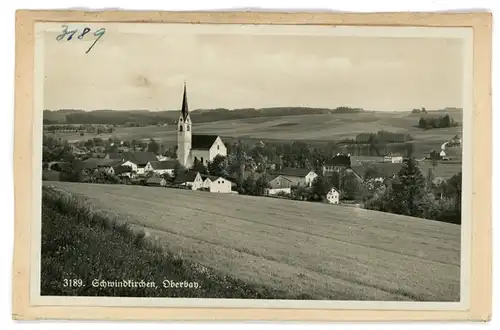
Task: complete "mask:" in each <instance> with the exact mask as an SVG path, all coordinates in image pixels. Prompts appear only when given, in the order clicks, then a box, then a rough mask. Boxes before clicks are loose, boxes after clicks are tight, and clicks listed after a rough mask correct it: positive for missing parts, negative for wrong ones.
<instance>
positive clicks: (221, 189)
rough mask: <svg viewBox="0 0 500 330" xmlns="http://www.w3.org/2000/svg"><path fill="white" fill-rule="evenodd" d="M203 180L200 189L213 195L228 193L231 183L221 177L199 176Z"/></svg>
mask: <svg viewBox="0 0 500 330" xmlns="http://www.w3.org/2000/svg"><path fill="white" fill-rule="evenodd" d="M201 177H202V179H203V186H202V188H204V189H206V190H208V191H210V192H213V193H226V194H227V193H230V192H231V190H232V189H231V188H232V186H233V183H232V182H231V181H229V180H228V179H225V178H223V177H218V176H213V175H201Z"/></svg>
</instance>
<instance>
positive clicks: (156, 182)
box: [146, 176, 167, 187]
mask: <svg viewBox="0 0 500 330" xmlns="http://www.w3.org/2000/svg"><path fill="white" fill-rule="evenodd" d="M146 185H148V186H153V187H166V186H167V180H165V179H164V178H159V177H154V176H153V177H150V178H149V179H147V180H146Z"/></svg>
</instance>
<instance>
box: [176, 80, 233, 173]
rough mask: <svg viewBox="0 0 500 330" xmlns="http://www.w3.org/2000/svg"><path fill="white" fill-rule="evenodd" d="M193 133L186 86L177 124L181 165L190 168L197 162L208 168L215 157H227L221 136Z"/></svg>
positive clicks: (178, 151) (178, 154)
mask: <svg viewBox="0 0 500 330" xmlns="http://www.w3.org/2000/svg"><path fill="white" fill-rule="evenodd" d="M192 131H193V130H192V121H191V116H190V115H189V108H188V102H187V93H186V84H184V94H183V98H182V109H181V114H180V116H179V120H178V122H177V159H179V162H180V163H181V165H183V166H184V167H187V168H189V167H191V166H192V165H193V164H194V162H196V161H199V162H201V163H202V164H203V165H205V166H206V165H207V164H208V162H210V161H212V160H213V159H214V158H215V156H217V155H222V156H226V155H227V148H226V146H225V145H224V143H223V142H222V140H221V138H220V137H219V136H217V135H196V134H193V132H192Z"/></svg>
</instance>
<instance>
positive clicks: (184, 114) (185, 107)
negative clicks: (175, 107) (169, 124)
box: [181, 81, 189, 119]
mask: <svg viewBox="0 0 500 330" xmlns="http://www.w3.org/2000/svg"><path fill="white" fill-rule="evenodd" d="M181 113H182V118H184V119H186V117H187V116H188V114H189V109H188V102H187V93H186V81H184V95H183V97H182V109H181Z"/></svg>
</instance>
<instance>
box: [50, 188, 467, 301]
mask: <svg viewBox="0 0 500 330" xmlns="http://www.w3.org/2000/svg"><path fill="white" fill-rule="evenodd" d="M44 184H48V185H53V186H55V187H57V188H61V189H63V190H65V191H68V192H70V193H72V194H74V195H75V196H81V197H85V198H86V199H87V200H88V202H90V203H92V204H93V205H94V207H95V209H98V210H102V212H103V213H104V214H109V215H113V216H115V217H117V218H118V219H119V220H121V221H124V222H126V223H128V224H129V225H131V226H132V227H133V228H136V229H143V230H145V231H146V235H147V236H148V237H150V238H151V239H152V240H155V241H156V242H157V243H158V244H160V245H161V246H162V247H163V248H165V249H166V250H168V251H170V252H172V253H174V254H176V255H180V256H182V258H184V259H186V260H190V261H193V262H196V263H199V264H202V265H205V266H207V267H212V268H214V269H217V270H219V271H223V272H226V273H227V274H228V275H230V276H233V277H235V278H237V279H240V280H242V281H245V282H248V283H256V284H261V285H266V286H270V287H273V288H275V289H277V290H282V291H285V292H290V293H293V294H294V295H300V294H308V295H310V296H312V297H313V298H315V299H338V300H342V299H344V300H345V299H348V300H418V301H458V300H459V297H460V226H457V225H452V224H447V223H442V222H435V221H430V220H423V219H418V218H411V217H404V216H399V215H394V214H387V213H380V212H375V211H369V210H363V209H356V208H348V207H342V206H334V205H326V204H315V203H309V202H298V201H289V200H280V199H272V198H265V197H253V196H238V195H223V194H211V193H206V192H194V191H184V190H177V189H169V188H152V187H139V186H125V185H98V184H78V183H76V184H75V183H65V182H45V183H44Z"/></svg>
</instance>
